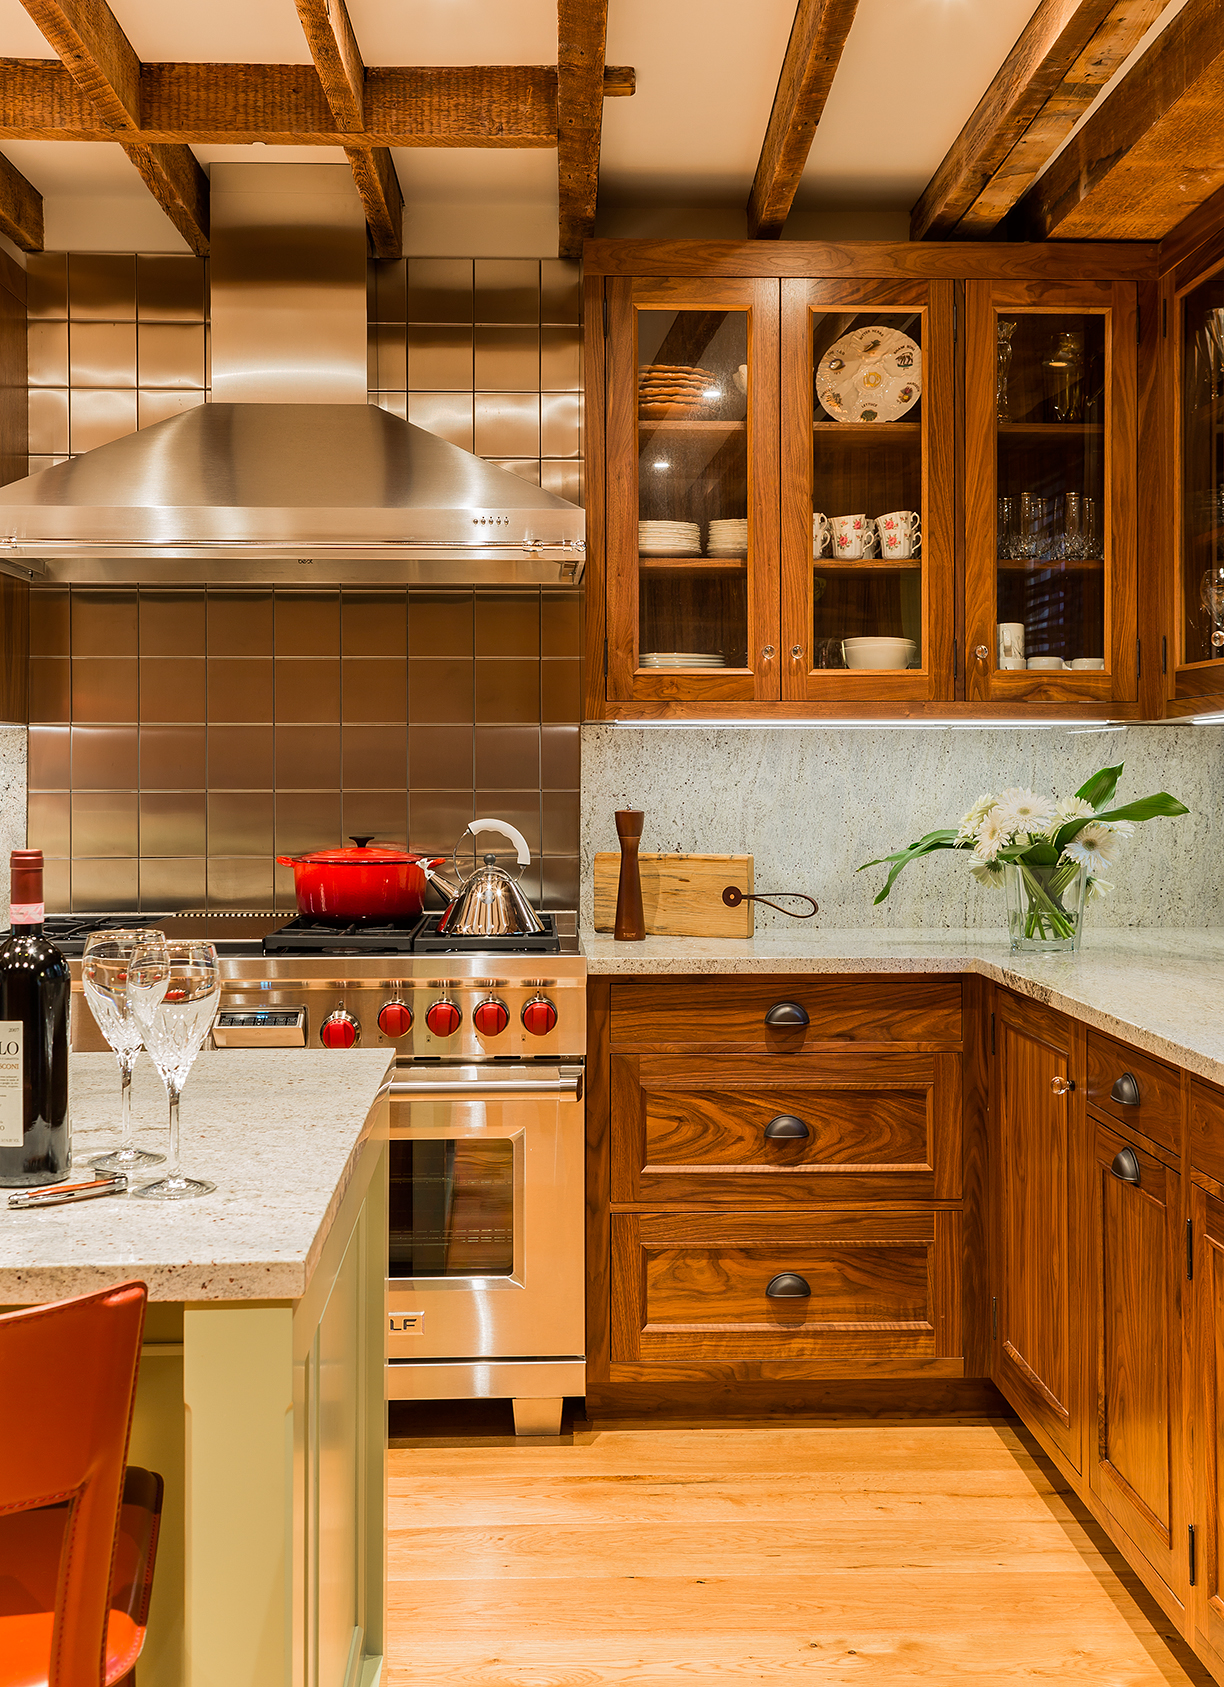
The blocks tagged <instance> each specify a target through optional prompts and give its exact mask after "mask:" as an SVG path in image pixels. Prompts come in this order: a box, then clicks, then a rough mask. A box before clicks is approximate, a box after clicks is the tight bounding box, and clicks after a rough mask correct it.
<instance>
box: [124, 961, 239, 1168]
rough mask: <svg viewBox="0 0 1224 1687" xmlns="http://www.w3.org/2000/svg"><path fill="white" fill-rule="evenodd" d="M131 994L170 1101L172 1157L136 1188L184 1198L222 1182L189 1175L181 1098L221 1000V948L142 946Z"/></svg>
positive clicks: (131, 974) (134, 966)
mask: <svg viewBox="0 0 1224 1687" xmlns="http://www.w3.org/2000/svg"><path fill="white" fill-rule="evenodd" d="M128 996H129V998H130V999H131V1003H132V1011H133V1013H134V1015H135V1017H136V1023H137V1024H138V1025H139V1026H140V1029H141V1031H142V1032H143V1034H144V1046H145V1048H146V1049H147V1050H148V1052H149V1058H150V1059H151V1060H152V1062H153V1064H154V1066H156V1067H157V1070H158V1071H159V1072H160V1073H161V1078H162V1082H163V1083H164V1084H165V1086H166V1095H167V1096H168V1097H169V1101H170V1155H169V1160H168V1162H167V1165H166V1175H165V1177H162V1178H158V1180H157V1181H156V1182H155V1183H146V1184H145V1185H144V1186H143V1187H142V1188H140V1189H134V1190H133V1191H132V1193H133V1195H138V1196H141V1197H142V1198H143V1199H145V1200H149V1201H183V1200H187V1199H189V1198H190V1197H191V1196H193V1195H207V1194H209V1193H210V1192H211V1191H212V1190H214V1189H215V1188H216V1187H217V1186H216V1184H215V1183H208V1182H207V1181H206V1180H205V1179H203V1178H198V1177H184V1176H183V1174H182V1171H181V1170H180V1167H179V1097H180V1096H181V1094H182V1091H183V1085H184V1084H185V1083H186V1082H187V1074H188V1073H189V1072H190V1071H191V1067H192V1063H193V1062H194V1060H195V1057H196V1055H197V1054H199V1052H200V1048H201V1045H202V1044H203V1042H204V1039H205V1037H207V1035H208V1033H209V1031H210V1030H211V1029H212V1022H213V1020H214V1019H215V1018H216V1016H217V1004H218V1002H219V1001H220V999H221V974H220V971H219V969H218V966H217V951H216V949H215V948H214V947H213V945H212V944H211V943H188V942H175V943H166V944H165V945H164V946H163V947H162V948H161V949H160V950H157V949H153V948H150V949H147V950H145V949H138V950H137V951H136V953H135V954H134V955H133V956H132V961H131V966H130V967H129V969H128Z"/></svg>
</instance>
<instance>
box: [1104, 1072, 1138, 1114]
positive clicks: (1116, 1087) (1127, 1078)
mask: <svg viewBox="0 0 1224 1687" xmlns="http://www.w3.org/2000/svg"><path fill="white" fill-rule="evenodd" d="M1109 1099H1110V1100H1111V1101H1116V1102H1119V1103H1120V1104H1121V1106H1123V1107H1138V1105H1139V1080H1138V1078H1136V1076H1135V1074H1134V1073H1133V1072H1123V1073H1122V1075H1121V1077H1119V1078H1115V1079H1114V1081H1113V1088H1112V1089H1111V1090H1110V1092H1109Z"/></svg>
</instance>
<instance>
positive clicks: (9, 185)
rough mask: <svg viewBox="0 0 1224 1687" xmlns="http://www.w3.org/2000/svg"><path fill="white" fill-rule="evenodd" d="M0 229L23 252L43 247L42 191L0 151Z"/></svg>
mask: <svg viewBox="0 0 1224 1687" xmlns="http://www.w3.org/2000/svg"><path fill="white" fill-rule="evenodd" d="M0 230H2V231H3V232H4V233H5V234H7V235H8V237H9V239H10V240H11V241H12V242H13V244H14V245H15V246H20V247H21V250H22V251H23V252H41V251H42V249H43V202H42V194H41V193H39V191H38V189H37V188H36V187H35V186H34V185H33V184H32V183H31V182H28V181H26V179H25V177H24V176H23V175H22V173H21V171H20V170H19V169H18V168H17V166H16V165H15V164H10V163H9V161H8V159H7V158H5V157H4V155H3V153H0Z"/></svg>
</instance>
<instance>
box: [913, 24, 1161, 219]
mask: <svg viewBox="0 0 1224 1687" xmlns="http://www.w3.org/2000/svg"><path fill="white" fill-rule="evenodd" d="M1168 4H1169V0H1041V4H1040V5H1039V6H1038V7H1037V10H1036V11H1035V12H1034V13H1033V15H1032V17H1031V18H1030V19H1029V21H1028V23H1027V24H1026V25H1025V27H1024V29H1023V31H1022V32H1021V35H1020V38H1019V40H1018V41H1017V42H1016V44H1015V46H1014V47H1013V48H1012V50H1011V52H1010V53H1009V54H1008V55H1007V57H1006V59H1004V61H1003V64H1002V66H1001V67H1000V69H999V72H998V74H997V75H996V77H995V79H994V81H993V82H992V83H991V84H990V86H989V88H987V90H986V92H985V93H984V94H983V95H982V98H981V99H980V100H979V101H978V104H977V108H976V109H975V111H974V112H973V114H972V116H971V117H970V118H969V121H968V122H967V123H966V124H965V126H964V128H963V129H962V130H961V132H960V134H959V135H958V136H957V137H956V139H955V141H953V143H952V145H951V147H950V148H949V150H948V152H947V155H946V156H945V158H944V159H943V162H942V163H941V164H940V166H939V168H938V169H937V170H936V172H935V174H934V175H933V176H932V177H931V179H930V181H929V182H928V183H927V185H926V187H925V188H924V189H923V192H922V197H921V198H920V199H919V200H918V203H917V204H916V205H915V206H914V209H913V211H912V212H911V214H910V239H911V240H929V239H931V238H933V237H939V236H943V235H949V234H953V233H955V235H956V237H957V238H962V239H966V240H969V239H976V238H978V237H980V236H981V235H983V234H987V233H989V232H990V230H991V229H993V228H994V227H995V226H996V225H997V224H998V223H1000V222H1001V221H1002V220H1003V218H1004V217H1005V216H1006V215H1007V213H1008V212H1009V211H1010V210H1011V208H1012V206H1013V205H1014V204H1015V203H1016V201H1017V200H1018V199H1019V198H1020V196H1021V195H1022V194H1023V193H1024V191H1025V189H1026V188H1028V187H1029V186H1030V184H1031V183H1032V182H1033V181H1034V180H1035V179H1036V177H1037V174H1038V172H1039V171H1040V170H1041V169H1042V167H1043V166H1044V165H1045V163H1046V162H1047V160H1048V159H1050V158H1051V157H1052V156H1053V154H1054V153H1055V152H1057V150H1058V148H1059V147H1060V146H1061V145H1062V143H1063V141H1064V140H1065V139H1066V137H1067V136H1068V135H1069V134H1070V132H1071V130H1072V129H1073V128H1074V127H1075V125H1076V123H1077V122H1078V121H1079V119H1080V117H1081V116H1082V115H1083V113H1084V112H1085V111H1087V109H1088V107H1089V106H1090V105H1091V104H1092V102H1093V100H1094V99H1096V97H1097V95H1098V94H1099V93H1100V91H1101V89H1102V87H1103V86H1104V85H1105V83H1106V82H1108V81H1109V79H1110V77H1111V76H1112V75H1113V74H1114V72H1115V71H1116V70H1117V69H1118V67H1119V65H1121V64H1122V63H1123V61H1124V60H1125V59H1126V58H1127V57H1128V55H1129V54H1130V53H1131V52H1132V51H1133V49H1134V48H1135V47H1136V46H1137V45H1138V44H1139V42H1140V40H1141V39H1142V38H1143V35H1144V34H1145V33H1146V31H1147V30H1148V29H1149V28H1150V27H1151V25H1152V24H1153V23H1155V21H1156V19H1157V18H1158V17H1159V16H1160V14H1161V12H1163V11H1164V9H1165V7H1166V6H1167V5H1168Z"/></svg>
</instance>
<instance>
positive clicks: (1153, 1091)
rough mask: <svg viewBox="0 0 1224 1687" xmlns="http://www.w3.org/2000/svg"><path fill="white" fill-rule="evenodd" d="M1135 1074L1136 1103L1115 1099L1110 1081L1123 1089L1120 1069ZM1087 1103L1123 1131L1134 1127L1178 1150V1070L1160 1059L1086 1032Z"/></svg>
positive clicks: (1099, 1035) (1097, 1032)
mask: <svg viewBox="0 0 1224 1687" xmlns="http://www.w3.org/2000/svg"><path fill="white" fill-rule="evenodd" d="M1125 1073H1129V1074H1130V1076H1131V1077H1132V1078H1133V1079H1134V1081H1135V1083H1134V1088H1135V1090H1136V1091H1137V1093H1138V1097H1139V1099H1138V1103H1137V1104H1136V1103H1127V1102H1125V1101H1117V1100H1115V1099H1114V1097H1113V1096H1112V1095H1111V1093H1110V1092H1111V1090H1112V1089H1113V1088H1114V1086H1115V1085H1119V1086H1120V1088H1121V1089H1122V1090H1123V1091H1125V1090H1127V1089H1129V1088H1130V1086H1129V1085H1127V1084H1126V1083H1125V1080H1124V1076H1123V1075H1124V1074H1125ZM1088 1105H1089V1106H1090V1107H1094V1108H1096V1110H1097V1111H1098V1112H1099V1113H1102V1114H1103V1115H1104V1116H1105V1117H1106V1118H1107V1119H1112V1120H1113V1121H1114V1122H1115V1123H1117V1124H1119V1125H1121V1126H1122V1128H1123V1129H1124V1130H1127V1131H1138V1132H1139V1134H1140V1135H1141V1136H1146V1137H1150V1138H1151V1140H1152V1141H1153V1142H1158V1143H1160V1145H1161V1147H1162V1148H1167V1149H1168V1150H1169V1152H1170V1153H1171V1154H1180V1153H1181V1074H1180V1073H1179V1072H1178V1071H1177V1069H1176V1068H1175V1067H1173V1066H1166V1065H1165V1063H1164V1061H1163V1060H1155V1059H1153V1057H1152V1056H1151V1055H1150V1054H1141V1053H1140V1051H1139V1050H1138V1049H1133V1048H1131V1047H1129V1045H1128V1044H1126V1043H1120V1042H1118V1041H1117V1039H1116V1038H1114V1037H1107V1036H1106V1035H1105V1033H1104V1032H1103V1031H1093V1030H1091V1029H1089V1032H1088Z"/></svg>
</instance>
